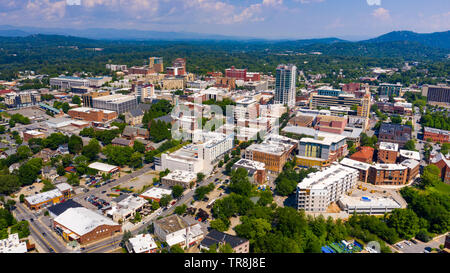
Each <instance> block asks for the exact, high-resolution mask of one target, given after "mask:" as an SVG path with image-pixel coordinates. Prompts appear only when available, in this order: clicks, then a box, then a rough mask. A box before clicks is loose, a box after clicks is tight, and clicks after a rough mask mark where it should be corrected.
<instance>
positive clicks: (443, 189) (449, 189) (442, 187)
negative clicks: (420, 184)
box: [428, 183, 450, 194]
mask: <svg viewBox="0 0 450 273" xmlns="http://www.w3.org/2000/svg"><path fill="white" fill-rule="evenodd" d="M428 191H429V192H436V193H441V194H450V185H449V184H445V183H439V184H437V185H435V186H433V187H429V188H428Z"/></svg>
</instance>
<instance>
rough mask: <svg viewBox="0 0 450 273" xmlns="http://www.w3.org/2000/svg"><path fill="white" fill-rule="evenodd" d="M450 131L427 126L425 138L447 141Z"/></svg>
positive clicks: (434, 140) (441, 141)
mask: <svg viewBox="0 0 450 273" xmlns="http://www.w3.org/2000/svg"><path fill="white" fill-rule="evenodd" d="M449 136H450V131H446V130H441V129H435V128H430V127H425V128H424V129H423V139H425V140H427V139H431V140H432V141H433V142H440V143H447V142H450V141H449Z"/></svg>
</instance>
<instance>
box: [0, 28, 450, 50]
mask: <svg viewBox="0 0 450 273" xmlns="http://www.w3.org/2000/svg"><path fill="white" fill-rule="evenodd" d="M34 34H46V35H65V36H76V37H82V38H89V39H96V40H135V41H136V40H140V41H144V40H166V41H182V40H217V41H224V40H228V41H264V42H266V43H268V44H271V43H277V44H283V43H284V42H285V43H289V44H290V45H292V43H295V44H296V46H307V45H312V44H333V43H340V42H349V41H346V40H342V39H339V38H320V39H278V40H268V39H256V38H252V37H240V36H226V35H215V34H201V33H191V32H162V31H145V30H135V29H112V28H88V29H70V28H37V27H14V26H10V25H0V36H4V37H26V36H29V35H34ZM401 41H404V42H413V43H419V44H422V45H425V46H428V47H433V48H444V49H450V31H444V32H434V33H416V32H412V31H393V32H390V33H387V34H384V35H381V36H379V37H376V38H372V39H369V40H364V41H360V42H363V43H383V42H401ZM350 43H357V42H350Z"/></svg>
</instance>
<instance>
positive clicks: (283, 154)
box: [245, 134, 298, 173]
mask: <svg viewBox="0 0 450 273" xmlns="http://www.w3.org/2000/svg"><path fill="white" fill-rule="evenodd" d="M297 146H298V142H297V141H296V140H294V139H290V138H287V137H284V136H280V135H274V134H270V135H267V136H266V138H265V139H264V141H263V142H262V143H260V144H252V145H250V146H249V147H248V148H247V149H245V158H246V159H249V160H254V161H258V162H262V163H264V164H265V168H266V170H268V171H270V172H274V173H280V172H281V171H282V170H283V167H284V165H285V164H286V162H287V161H288V159H289V155H290V154H291V153H292V151H293V150H294V149H296V148H297Z"/></svg>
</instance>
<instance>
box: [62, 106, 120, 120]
mask: <svg viewBox="0 0 450 273" xmlns="http://www.w3.org/2000/svg"><path fill="white" fill-rule="evenodd" d="M67 114H68V115H69V116H70V117H71V118H73V119H79V120H84V121H95V122H102V123H106V122H108V121H111V120H113V119H116V118H117V113H116V112H114V111H109V110H100V109H93V108H89V107H78V108H73V109H70V110H69V111H68V112H67Z"/></svg>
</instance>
